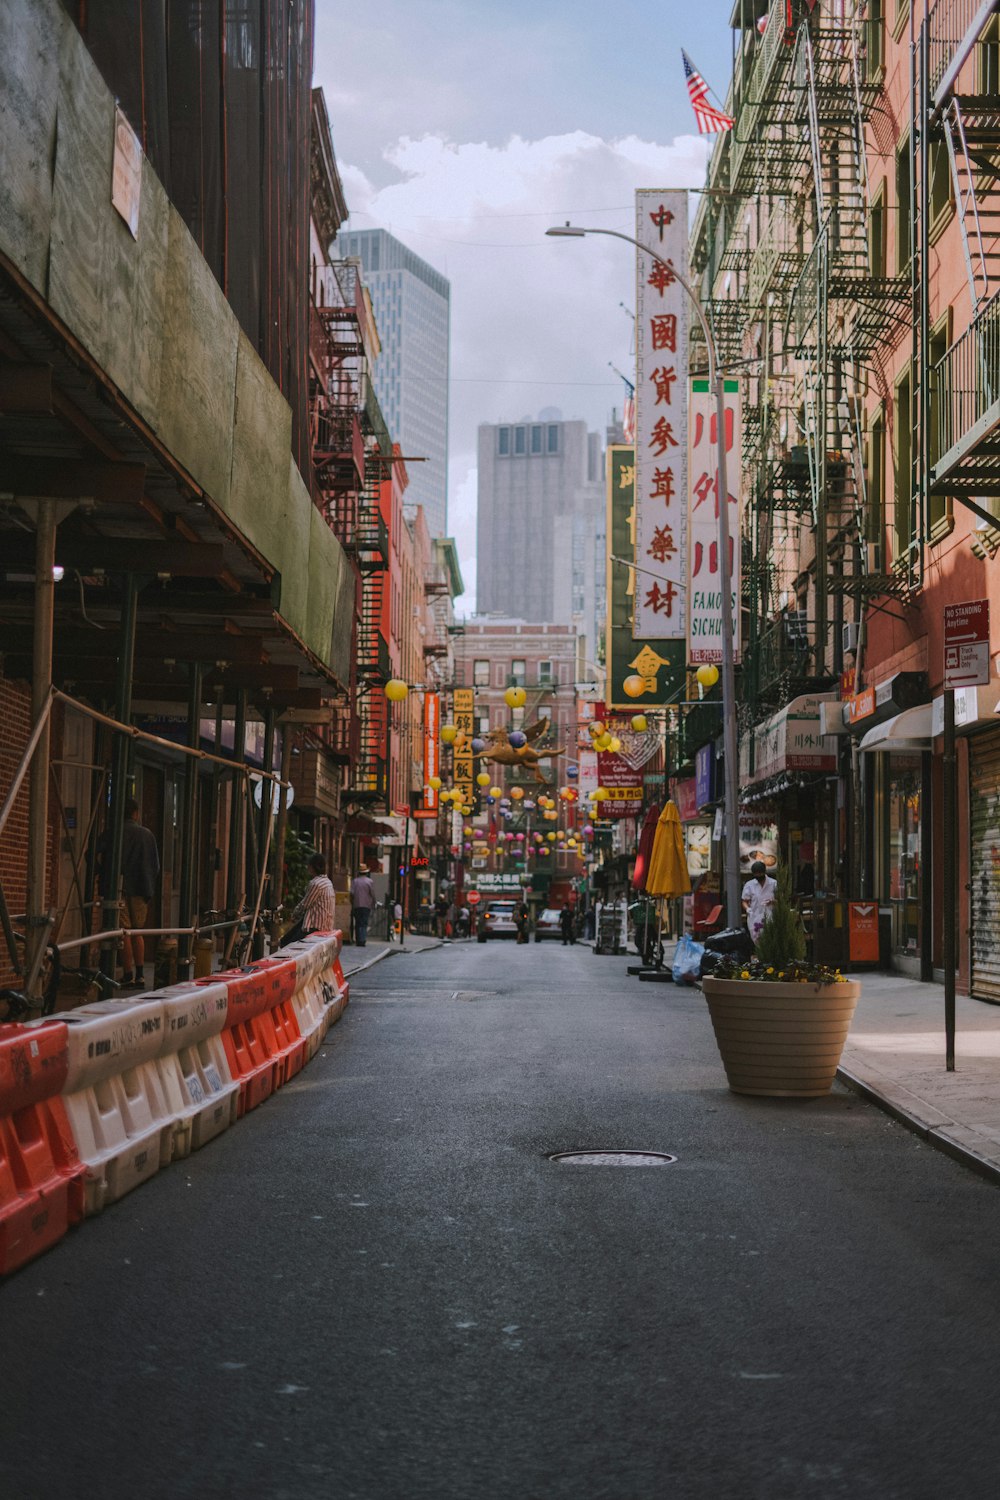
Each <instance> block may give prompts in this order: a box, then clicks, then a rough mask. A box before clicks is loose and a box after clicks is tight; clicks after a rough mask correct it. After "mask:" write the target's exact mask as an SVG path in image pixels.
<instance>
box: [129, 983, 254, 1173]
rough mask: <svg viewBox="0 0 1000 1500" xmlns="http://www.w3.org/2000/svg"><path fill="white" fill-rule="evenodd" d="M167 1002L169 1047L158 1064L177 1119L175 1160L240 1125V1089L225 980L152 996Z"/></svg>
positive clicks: (165, 1020)
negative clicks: (233, 1068)
mask: <svg viewBox="0 0 1000 1500" xmlns="http://www.w3.org/2000/svg"><path fill="white" fill-rule="evenodd" d="M154 997H155V998H159V999H160V1000H162V1002H163V1051H162V1055H161V1056H160V1058H159V1061H158V1063H157V1068H158V1071H159V1075H160V1082H161V1086H162V1090H163V1096H164V1099H165V1101H166V1105H167V1109H168V1111H169V1113H170V1114H171V1116H172V1117H173V1130H172V1132H171V1144H170V1152H171V1160H174V1161H176V1160H177V1159H178V1158H179V1157H182V1156H187V1155H188V1154H189V1153H190V1152H191V1151H198V1150H199V1149H200V1148H201V1147H202V1146H204V1145H205V1144H206V1142H208V1141H210V1140H212V1139H213V1137H214V1136H217V1135H221V1133H222V1132H223V1131H224V1130H228V1128H229V1126H230V1125H234V1124H235V1123H236V1108H237V1104H238V1102H239V1092H240V1087H239V1084H238V1083H235V1082H234V1081H233V1076H232V1073H231V1072H230V1069H229V1062H228V1060H227V1058H226V1049H225V1047H224V1046H223V1044H222V1029H223V1027H224V1026H225V1024H226V1009H227V1005H228V991H227V989H226V986H225V984H222V983H220V984H211V985H194V984H190V985H188V984H177V985H171V987H170V988H169V989H165V990H161V991H157V992H154V994H153V995H150V996H149V998H150V999H153V998H154Z"/></svg>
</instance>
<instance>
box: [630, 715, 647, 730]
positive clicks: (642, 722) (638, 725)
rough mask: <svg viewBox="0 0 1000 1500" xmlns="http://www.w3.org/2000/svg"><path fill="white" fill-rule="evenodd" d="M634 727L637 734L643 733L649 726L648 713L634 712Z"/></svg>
mask: <svg viewBox="0 0 1000 1500" xmlns="http://www.w3.org/2000/svg"><path fill="white" fill-rule="evenodd" d="M632 728H633V729H634V730H635V732H636V734H642V733H644V731H645V730H647V729H648V728H649V720H648V719H647V718H646V715H645V714H633V715H632Z"/></svg>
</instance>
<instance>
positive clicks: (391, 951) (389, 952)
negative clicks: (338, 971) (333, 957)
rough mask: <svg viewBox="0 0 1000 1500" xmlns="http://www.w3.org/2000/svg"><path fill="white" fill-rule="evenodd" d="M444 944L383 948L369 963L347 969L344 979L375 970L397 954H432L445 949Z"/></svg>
mask: <svg viewBox="0 0 1000 1500" xmlns="http://www.w3.org/2000/svg"><path fill="white" fill-rule="evenodd" d="M443 947H444V943H443V942H437V943H428V944H427V946H426V948H406V947H401V948H392V947H390V948H383V949H382V952H381V953H376V955H375V957H374V958H370V959H368V961H367V963H363V964H358V966H357V968H356V969H345V970H344V978H345V979H350V978H351V977H352V975H354V974H363V973H364V972H365V970H366V969H373V968H374V967H375V965H376V964H380V963H381V962H382V960H383V959H384V958H393V957H394V956H395V955H396V954H397V953H431V952H433V950H434V949H435V948H443Z"/></svg>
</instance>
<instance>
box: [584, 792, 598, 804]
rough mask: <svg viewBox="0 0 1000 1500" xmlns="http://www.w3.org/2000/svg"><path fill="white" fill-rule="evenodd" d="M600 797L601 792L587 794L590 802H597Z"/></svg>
mask: <svg viewBox="0 0 1000 1500" xmlns="http://www.w3.org/2000/svg"><path fill="white" fill-rule="evenodd" d="M600 795H601V794H600V792H588V793H587V800H588V802H596V801H597V799H598V797H599V796H600Z"/></svg>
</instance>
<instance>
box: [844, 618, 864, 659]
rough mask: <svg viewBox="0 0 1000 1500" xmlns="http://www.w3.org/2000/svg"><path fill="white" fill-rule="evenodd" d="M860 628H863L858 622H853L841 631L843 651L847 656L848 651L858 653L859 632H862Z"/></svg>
mask: <svg viewBox="0 0 1000 1500" xmlns="http://www.w3.org/2000/svg"><path fill="white" fill-rule="evenodd" d="M860 628H861V627H860V625H859V623H858V621H857V620H852V621H851V623H850V624H849V625H845V626H844V627H843V629H842V631H841V639H842V641H843V649H844V654H845V655H846V654H847V652H848V651H857V649H858V631H859V630H860Z"/></svg>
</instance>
